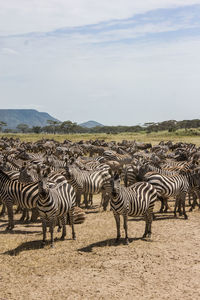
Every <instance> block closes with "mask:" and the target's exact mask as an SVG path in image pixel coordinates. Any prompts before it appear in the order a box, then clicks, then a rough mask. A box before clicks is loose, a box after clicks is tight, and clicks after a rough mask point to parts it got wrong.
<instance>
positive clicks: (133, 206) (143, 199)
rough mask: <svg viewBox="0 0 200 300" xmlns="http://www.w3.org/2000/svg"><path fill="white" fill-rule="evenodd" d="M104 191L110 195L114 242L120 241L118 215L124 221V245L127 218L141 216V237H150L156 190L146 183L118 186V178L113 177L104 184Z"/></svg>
mask: <svg viewBox="0 0 200 300" xmlns="http://www.w3.org/2000/svg"><path fill="white" fill-rule="evenodd" d="M105 189H106V190H107V191H109V192H110V195H111V201H110V205H111V209H112V211H113V214H114V218H115V221H116V228H117V238H116V242H118V241H119V239H120V215H122V216H123V219H124V230H125V243H126V244H128V243H129V241H128V226H127V217H128V216H131V217H135V216H140V215H143V216H144V219H145V232H144V235H143V237H144V238H145V237H146V236H148V237H150V236H151V224H152V220H153V208H154V203H155V201H156V200H157V191H156V189H155V188H154V187H153V186H152V185H151V184H149V183H147V182H137V183H135V184H133V185H131V186H129V187H124V186H121V185H120V179H119V176H115V178H114V179H111V180H110V185H109V182H107V184H105Z"/></svg>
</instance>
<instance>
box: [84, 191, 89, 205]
mask: <svg viewBox="0 0 200 300" xmlns="http://www.w3.org/2000/svg"><path fill="white" fill-rule="evenodd" d="M84 203H85V208H88V193H84Z"/></svg>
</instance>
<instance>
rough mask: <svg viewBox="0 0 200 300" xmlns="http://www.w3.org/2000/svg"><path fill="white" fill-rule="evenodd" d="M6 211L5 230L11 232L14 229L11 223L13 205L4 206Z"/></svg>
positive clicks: (10, 203)
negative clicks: (6, 223) (6, 224)
mask: <svg viewBox="0 0 200 300" xmlns="http://www.w3.org/2000/svg"><path fill="white" fill-rule="evenodd" d="M6 206H7V211H8V226H7V228H6V230H12V229H13V228H14V221H13V203H12V202H9V203H7V204H6Z"/></svg>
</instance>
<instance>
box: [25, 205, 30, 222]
mask: <svg viewBox="0 0 200 300" xmlns="http://www.w3.org/2000/svg"><path fill="white" fill-rule="evenodd" d="M25 212H26V218H25V222H28V220H29V209H28V208H25Z"/></svg>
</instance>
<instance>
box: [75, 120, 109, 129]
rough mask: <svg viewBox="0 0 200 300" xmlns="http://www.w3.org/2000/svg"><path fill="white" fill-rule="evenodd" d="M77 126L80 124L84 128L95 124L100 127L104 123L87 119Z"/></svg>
mask: <svg viewBox="0 0 200 300" xmlns="http://www.w3.org/2000/svg"><path fill="white" fill-rule="evenodd" d="M79 126H81V127H86V128H93V127H96V126H100V127H102V126H104V125H103V124H101V123H98V122H96V121H88V122H85V123H81V124H79Z"/></svg>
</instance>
